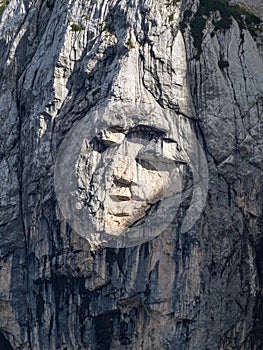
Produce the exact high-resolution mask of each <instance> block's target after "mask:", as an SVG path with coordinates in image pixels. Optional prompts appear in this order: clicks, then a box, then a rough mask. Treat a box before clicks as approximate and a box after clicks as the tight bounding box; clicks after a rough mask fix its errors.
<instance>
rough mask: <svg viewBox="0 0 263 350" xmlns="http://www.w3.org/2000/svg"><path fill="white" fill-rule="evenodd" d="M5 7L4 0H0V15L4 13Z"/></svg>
mask: <svg viewBox="0 0 263 350" xmlns="http://www.w3.org/2000/svg"><path fill="white" fill-rule="evenodd" d="M6 7H7V3H6V0H2V1H0V16H2V14H3V13H4V11H5V9H6Z"/></svg>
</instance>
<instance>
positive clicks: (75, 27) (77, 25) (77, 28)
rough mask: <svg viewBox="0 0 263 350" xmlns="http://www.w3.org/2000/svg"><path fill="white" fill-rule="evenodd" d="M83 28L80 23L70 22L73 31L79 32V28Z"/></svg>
mask: <svg viewBox="0 0 263 350" xmlns="http://www.w3.org/2000/svg"><path fill="white" fill-rule="evenodd" d="M84 29H85V28H84V27H83V26H82V25H81V24H77V23H72V24H71V30H72V31H73V32H80V31H81V30H84Z"/></svg>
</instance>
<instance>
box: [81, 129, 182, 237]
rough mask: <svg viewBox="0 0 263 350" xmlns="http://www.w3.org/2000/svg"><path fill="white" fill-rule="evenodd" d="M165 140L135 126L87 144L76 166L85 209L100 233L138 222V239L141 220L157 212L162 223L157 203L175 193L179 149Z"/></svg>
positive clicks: (119, 231) (114, 231) (178, 182)
mask: <svg viewBox="0 0 263 350" xmlns="http://www.w3.org/2000/svg"><path fill="white" fill-rule="evenodd" d="M162 134H163V135H162ZM161 135H162V136H163V137H161ZM164 136H165V135H164V132H160V131H159V132H158V131H157V130H154V129H152V128H149V127H148V128H147V127H144V126H141V127H140V126H138V127H135V128H133V129H130V130H128V131H126V132H124V131H122V132H121V131H116V130H114V129H113V130H105V131H103V132H102V133H101V134H100V135H98V136H96V137H95V138H94V139H92V140H91V142H90V143H89V144H88V143H87V142H85V144H84V145H83V147H82V152H81V155H80V160H79V164H78V166H77V169H80V171H79V187H80V188H82V189H83V190H84V192H86V198H85V194H84V195H83V196H82V197H83V199H84V201H83V205H87V206H88V207H89V210H90V212H91V214H93V215H94V227H95V228H96V229H97V230H98V231H105V232H106V233H107V234H111V235H120V234H122V233H123V232H124V231H125V229H128V228H130V227H131V226H132V225H134V224H135V223H137V225H136V228H134V229H133V231H136V232H134V234H136V235H138V234H139V232H138V231H139V230H140V228H139V226H138V225H139V223H138V221H139V220H140V219H144V220H145V219H146V217H148V216H150V215H154V213H153V212H155V215H158V216H159V220H161V218H160V214H157V212H158V207H159V204H160V202H161V201H162V200H163V199H164V198H165V197H166V196H170V197H171V196H173V195H174V196H175V195H176V193H177V194H178V195H179V193H180V192H181V179H180V177H179V166H178V163H176V159H178V154H179V151H178V150H177V147H176V146H177V144H176V142H175V141H172V140H170V139H165V138H164ZM92 168H94V172H92V171H91V169H92ZM84 169H86V172H85V171H83V170H84ZM87 180H88V181H87ZM175 200H176V199H175ZM85 203H86V204H85ZM168 210H169V208H167V207H166V211H168ZM162 214H163V213H162ZM175 214H176V212H174V216H175ZM154 222H155V225H156V223H157V220H156V219H155V220H154ZM153 229H154V228H153ZM155 229H156V227H155ZM160 233H161V231H160ZM141 234H143V233H141Z"/></svg>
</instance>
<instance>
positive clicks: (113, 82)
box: [0, 0, 263, 350]
mask: <svg viewBox="0 0 263 350" xmlns="http://www.w3.org/2000/svg"><path fill="white" fill-rule="evenodd" d="M254 4H256V2H254ZM198 6H199V2H198V1H196V0H182V1H181V2H177V1H169V0H168V1H167V0H160V1H157V0H143V1H139V0H131V1H124V0H112V1H103V0H98V1H94V0H75V1H73V0H64V1H60V0H44V1H43V0H36V1H30V0H19V1H18V0H10V1H9V4H8V7H7V9H6V10H5V11H4V13H3V15H2V17H1V23H0V50H1V51H0V52H1V57H0V70H1V73H0V82H1V84H0V90H1V93H0V123H1V124H0V191H1V195H0V349H34V350H35V349H37V350H38V349H40V350H42V349H63V350H65V349H74V350H75V349H91V350H93V349H100V350H108V349H134V350H137V349H143V350H160V349H172V350H188V349H189V350H195V349H200V350H214V349H220V350H226V349H239V350H250V349H251V350H259V349H262V347H263V336H262V334H263V319H262V315H263V285H262V283H263V271H262V266H263V237H262V230H263V214H262V195H263V188H262V187H263V186H262V184H263V182H262V170H263V169H262V164H263V162H262V160H263V159H262V158H263V143H262V140H263V138H262V136H263V135H262V130H263V129H262V109H263V99H262V96H263V95H262V94H263V63H262V41H263V39H262V23H261V24H260V23H257V24H255V23H252V24H250V25H249V26H250V27H249V29H250V30H248V27H247V26H246V25H245V24H244V25H241V24H240V23H238V21H237V20H236V19H233V20H232V23H231V26H230V28H221V29H218V30H215V23H216V22H218V21H220V20H221V17H220V13H219V12H218V11H217V12H211V13H209V15H208V16H206V17H203V18H204V19H205V24H204V27H202V28H204V30H203V32H201V31H202V28H201V29H200V32H198V30H197V31H195V33H193V30H192V29H191V28H192V27H191V23H193V22H191V21H192V20H193V18H195V16H196V12H197V10H198ZM253 11H254V10H253ZM254 13H255V11H254ZM180 22H181V24H180ZM182 23H184V26H183V28H182ZM179 27H180V28H181V29H182V32H181V31H180V30H179ZM196 34H198V35H199V37H201V47H200V48H199V49H198V48H197V47H195V46H196V42H197V41H196V40H195V37H196ZM252 34H253V36H252ZM255 34H257V37H256V36H255ZM98 109H99V110H100V111H101V110H103V111H105V113H104V114H103V115H101V113H99V114H98V115H97V119H96V118H95V119H92V118H93V117H92V118H91V116H92V115H93V114H92V113H93V112H94V111H96V110H98ZM108 110H115V111H116V112H115V113H113V115H114V116H115V117H114V118H116V120H114V125H115V126H116V124H117V122H118V123H119V125H120V126H121V127H122V128H124V129H125V128H126V129H125V130H128V129H129V128H132V127H134V126H136V125H141V124H143V125H144V126H145V125H149V124H151V126H154V127H155V128H157V129H158V130H166V131H167V133H168V131H169V130H173V129H174V128H175V129H176V130H177V131H176V132H177V134H176V135H177V136H178V135H180V137H181V138H178V139H176V138H175V140H174V139H173V141H176V142H178V143H179V144H178V147H179V149H181V150H182V152H181V154H179V155H178V159H177V160H178V161H180V162H181V163H182V164H181V165H180V166H179V165H178V169H179V170H178V171H179V172H180V174H182V176H183V177H184V180H185V181H186V183H188V185H189V187H190V188H191V184H192V182H193V176H192V175H191V173H189V172H187V169H186V168H185V165H183V163H187V158H185V153H184V151H185V150H186V149H187V143H188V142H186V140H187V141H188V140H190V139H191V135H192V134H194V135H195V137H196V138H197V139H198V140H199V142H200V144H201V145H202V148H203V149H204V151H205V154H206V157H207V163H208V171H209V187H208V195H207V201H206V205H205V208H204V210H203V212H202V214H201V216H200V218H199V219H198V220H197V221H196V222H195V223H194V225H193V226H192V227H191V228H190V229H189V230H188V231H187V232H183V230H182V224H183V222H184V218H185V216H186V215H187V210H188V209H189V205H191V203H190V202H191V196H193V193H190V194H189V196H188V197H185V198H184V200H183V201H182V202H181V204H180V207H179V210H178V212H177V215H176V217H175V218H174V220H172V222H170V224H169V226H168V227H166V229H165V231H164V232H162V233H161V234H160V235H159V236H158V237H155V238H154V239H152V240H150V241H148V242H146V243H144V244H140V245H137V246H133V247H128V248H112V247H111V248H105V247H101V246H100V244H99V243H100V242H97V243H98V244H94V245H92V244H91V242H88V241H87V240H86V239H85V238H83V236H81V235H80V234H79V233H78V232H75V231H76V230H74V229H72V226H70V225H69V224H68V223H67V221H66V218H65V217H64V216H63V215H62V212H61V210H60V207H59V203H58V198H57V197H56V193H55V186H54V172H55V163H56V159H57V155H58V153H59V149H60V146H61V144H63V140H65V139H66V137H67V135H69V134H70V132H71V130H73V129H74V128H78V125H82V124H78V123H79V122H81V121H83V120H86V121H87V123H88V122H89V120H90V130H91V133H92V132H93V131H94V136H96V135H97V134H98V133H99V132H102V131H103V130H104V131H105V130H106V131H108V130H109V128H110V127H112V123H113V120H112V115H111V114H107V113H106V112H107V111H108ZM131 110H132V111H133V112H132V113H130V111H131ZM118 111H119V114H118ZM134 111H139V112H138V113H137V112H134ZM95 117H96V115H95ZM89 118H90V119H89ZM106 131H105V132H106ZM80 132H81V130H80ZM115 136H116V135H115ZM116 137H117V136H116ZM119 137H120V139H122V138H123V136H121V135H120V136H119ZM104 138H105V140H106V141H107V142H113V140H112V138H111V137H110V138H109V135H108V136H107V135H106V136H104ZM117 139H118V137H117ZM180 140H185V141H180ZM80 141H81V142H82V140H80ZM114 142H116V138H115V141H114ZM184 142H185V143H184ZM180 146H181V147H180ZM129 147H130V146H129ZM147 147H149V146H147ZM85 152H86V151H85V149H84V150H83V152H82V153H80V154H79V157H80V158H79V168H78V169H79V170H78V171H79V174H80V175H79V181H80V182H81V181H82V182H84V183H85V181H87V177H88V176H89V174H90V173H89V171H87V173H86V168H85V166H84V165H86V163H85V162H84V161H83V159H85V154H86V153H85ZM170 153H171V152H170ZM170 153H169V154H170ZM179 153H180V152H179ZM190 153H191V152H190ZM172 156H174V153H173V152H172ZM169 157H170V156H169ZM87 159H89V158H87ZM92 164H93V163H92ZM180 167H181V168H180ZM182 167H184V169H182ZM84 168H85V169H84ZM83 169H84V170H83ZM69 171H70V169H69ZM91 173H92V171H91ZM86 175H87V176H86ZM63 176H64V177H65V181H66V177H67V172H66V171H65V173H64V174H63ZM116 176H117V177H118V172H117V174H116ZM147 176H149V175H147ZM99 181H100V180H99ZM88 184H89V182H87V183H85V186H86V187H88ZM86 187H85V188H86ZM119 191H120V189H118V191H117V192H118V193H117V196H119V197H120V196H121V198H125V199H127V198H128V199H130V197H129V196H130V195H129V194H127V193H128V192H127V190H124V192H123V189H122V192H121V194H120V192H119ZM125 191H126V192H125ZM154 198H155V197H154ZM80 199H81V200H82V197H81V194H80ZM155 199H156V198H155ZM155 199H152V200H155ZM120 223H123V222H122V221H120ZM125 225H126V223H125V224H124V226H125Z"/></svg>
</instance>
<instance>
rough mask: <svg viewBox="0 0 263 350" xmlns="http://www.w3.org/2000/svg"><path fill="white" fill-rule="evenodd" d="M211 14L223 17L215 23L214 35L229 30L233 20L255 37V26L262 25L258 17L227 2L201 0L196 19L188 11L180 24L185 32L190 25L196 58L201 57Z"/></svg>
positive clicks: (221, 0) (223, 0)
mask: <svg viewBox="0 0 263 350" xmlns="http://www.w3.org/2000/svg"><path fill="white" fill-rule="evenodd" d="M211 12H219V14H220V16H221V19H220V20H218V21H214V23H213V24H214V31H213V33H212V35H214V34H215V32H216V31H217V30H227V29H229V28H230V27H231V25H232V21H233V18H234V19H235V20H236V21H237V23H238V25H239V27H240V29H249V30H250V32H251V34H252V35H255V26H256V25H257V24H259V23H260V19H259V18H258V17H256V16H255V15H253V14H251V13H249V12H248V11H246V10H245V9H243V8H242V7H240V6H238V5H236V6H230V5H229V4H228V1H227V0H200V5H199V8H198V11H197V12H196V14H195V15H194V17H192V13H191V11H189V10H186V11H185V13H184V17H183V20H182V21H181V22H180V24H179V25H180V29H181V31H182V32H184V30H185V29H186V27H187V23H190V28H191V35H192V37H193V39H194V46H195V47H196V49H197V54H196V57H199V56H200V54H201V52H202V48H201V46H202V40H203V31H204V29H205V26H206V21H207V18H208V17H209V16H210V14H211ZM191 17H192V18H191Z"/></svg>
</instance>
